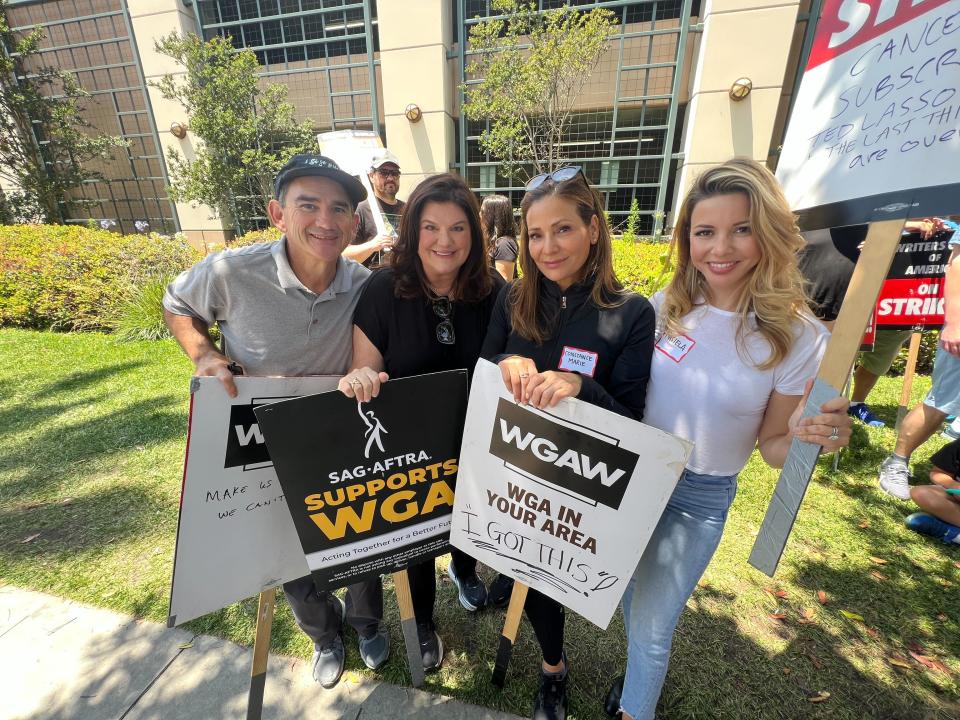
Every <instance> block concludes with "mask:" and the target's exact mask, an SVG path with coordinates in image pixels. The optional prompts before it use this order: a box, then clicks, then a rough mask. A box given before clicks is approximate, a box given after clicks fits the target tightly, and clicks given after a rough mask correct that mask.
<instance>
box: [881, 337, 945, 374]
mask: <svg viewBox="0 0 960 720" xmlns="http://www.w3.org/2000/svg"><path fill="white" fill-rule="evenodd" d="M939 342H940V331H939V330H924V332H923V335H922V336H921V338H920V352H919V353H917V372H918V373H920V374H923V375H932V374H933V360H934V358H935V357H936V355H937V344H938V343H939ZM909 350H910V343H909V342H907V343H906V344H904V346H903V347H902V348H900V352H899V353H898V354H897V357H896V358H894V361H893V365H891V366H890V371H889V372H888V373H887V375H903V374H904V372H906V369H907V354H908V353H909Z"/></svg>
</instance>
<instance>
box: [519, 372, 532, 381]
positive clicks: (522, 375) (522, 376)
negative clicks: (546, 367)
mask: <svg viewBox="0 0 960 720" xmlns="http://www.w3.org/2000/svg"><path fill="white" fill-rule="evenodd" d="M528 377H530V373H520V379H521V380H526V379H527V378H528Z"/></svg>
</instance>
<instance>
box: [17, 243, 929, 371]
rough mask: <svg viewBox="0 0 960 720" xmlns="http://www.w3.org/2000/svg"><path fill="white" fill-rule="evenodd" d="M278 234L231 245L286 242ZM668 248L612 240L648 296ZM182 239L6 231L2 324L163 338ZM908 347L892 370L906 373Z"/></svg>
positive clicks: (628, 282) (628, 273)
mask: <svg viewBox="0 0 960 720" xmlns="http://www.w3.org/2000/svg"><path fill="white" fill-rule="evenodd" d="M279 237H280V232H279V231H278V230H276V229H275V228H269V229H266V230H257V231H253V232H249V233H247V234H246V235H243V236H242V237H239V238H237V239H236V240H234V241H233V242H231V243H230V244H229V246H230V247H243V246H245V245H252V244H253V243H257V242H271V241H274V240H277V239H279ZM668 248H669V245H668V244H667V243H665V242H655V241H653V240H649V239H641V240H640V241H638V242H633V241H631V240H630V239H629V238H627V239H624V238H615V239H614V241H613V264H614V268H615V269H616V272H617V276H618V277H619V278H620V281H621V282H623V284H624V285H625V286H626V287H628V288H629V289H631V290H634V291H636V292H638V293H641V294H642V295H645V296H647V297H649V296H650V295H653V294H654V293H655V292H656V291H657V290H659V289H660V288H662V287H663V286H664V285H665V284H666V283H667V280H668V279H669V277H670V270H671V268H670V267H669V266H668ZM201 257H202V254H201V253H200V252H199V251H198V250H196V249H194V248H193V247H191V246H190V245H189V243H187V241H186V239H185V238H184V237H183V236H182V235H174V236H166V235H159V234H157V233H151V234H149V235H118V234H116V233H112V232H107V231H105V230H94V229H90V228H86V227H79V226H74V225H0V325H13V326H17V327H28V328H40V329H46V328H52V329H62V330H116V331H118V332H120V333H121V335H123V336H128V337H138V338H148V337H158V336H160V335H162V334H163V331H164V328H163V322H162V311H161V309H160V305H159V298H160V296H161V295H162V292H161V290H162V286H163V284H164V283H165V282H166V280H167V279H169V278H170V277H172V276H173V275H175V274H176V273H178V272H180V271H181V270H184V269H185V268H188V267H190V266H191V265H192V264H194V263H195V262H197V261H198V260H200V258H201ZM938 338H939V333H938V332H935V331H933V332H926V333H924V336H923V345H922V346H921V351H920V358H919V362H918V364H917V370H918V371H919V372H922V373H929V372H931V371H932V368H933V356H934V354H935V352H936V346H937V340H938ZM906 353H907V349H906V347H904V349H903V351H902V352H901V353H900V356H899V357H898V358H897V360H896V361H895V362H894V365H893V367H892V368H891V370H890V374H891V375H901V374H903V366H904V364H905V362H906Z"/></svg>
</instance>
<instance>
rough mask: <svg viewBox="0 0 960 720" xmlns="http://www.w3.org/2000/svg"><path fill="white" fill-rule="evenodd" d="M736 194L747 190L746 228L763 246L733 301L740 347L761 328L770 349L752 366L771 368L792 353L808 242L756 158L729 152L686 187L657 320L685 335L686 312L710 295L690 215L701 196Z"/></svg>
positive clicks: (674, 332)
mask: <svg viewBox="0 0 960 720" xmlns="http://www.w3.org/2000/svg"><path fill="white" fill-rule="evenodd" d="M735 193H742V194H744V195H746V196H747V200H748V201H749V204H750V229H751V232H752V234H753V237H754V239H755V240H756V242H757V245H758V246H759V248H760V260H759V261H758V262H757V264H756V266H755V267H754V268H753V270H752V271H751V273H750V275H749V276H748V277H747V280H746V282H745V283H744V285H743V288H742V289H741V291H740V295H739V298H738V299H737V303H736V306H735V311H736V313H737V314H738V315H739V316H740V327H739V329H738V331H737V342H738V345H739V347H740V349H741V350H743V349H744V346H743V338H744V336H745V335H746V334H747V333H749V332H751V331H753V330H756V331H758V332H759V333H760V334H761V335H762V336H763V337H764V339H766V341H767V342H768V343H769V345H770V355H769V357H768V358H767V359H766V360H765V361H764V362H762V363H758V364H756V367H757V368H759V369H760V370H768V369H770V368H772V367H774V366H776V365H777V364H779V363H780V362H781V361H782V360H783V359H784V358H786V356H787V355H788V354H789V353H790V350H791V348H792V346H793V343H794V337H795V334H794V333H795V329H796V323H797V322H798V320H802V319H806V312H805V310H806V307H807V300H806V295H805V293H804V280H803V276H802V275H801V274H800V269H799V267H798V264H797V253H798V252H799V251H800V250H801V249H802V248H803V247H804V245H805V242H804V240H803V238H802V237H801V236H800V229H799V228H798V227H797V221H796V218H795V216H794V214H793V213H792V212H791V211H790V206H789V205H788V204H787V199H786V197H784V195H783V190H782V189H781V188H780V185H779V183H778V182H777V179H776V178H775V177H774V176H773V174H772V173H771V172H770V171H769V170H767V168H765V167H764V166H763V165H761V164H760V163H757V162H755V161H753V160H749V159H747V158H734V159H733V160H728V161H727V162H725V163H723V164H722V165H719V166H717V167H715V168H711V169H710V170H707V171H706V172H704V173H703V174H702V175H700V176H699V177H698V178H697V179H696V181H695V183H694V185H693V187H692V188H691V189H690V192H689V193H687V197H686V198H685V199H684V201H683V204H682V205H681V206H680V210H679V212H678V213H677V217H676V223H675V225H674V228H673V238H672V240H671V242H670V254H671V257H672V259H673V262H674V266H675V267H676V271H675V272H674V275H673V278H672V279H671V281H670V283H669V285H667V287H666V289H665V290H664V302H663V306H662V308H661V317H660V327H661V328H662V329H663V331H664V332H666V333H667V334H669V335H680V334H683V333H684V332H685V331H686V330H685V328H684V327H683V323H682V321H683V318H684V317H685V316H686V315H687V314H688V313H689V312H690V311H691V310H693V308H694V307H695V306H696V305H697V304H698V302H701V299H705V300H706V301H709V300H710V289H709V287H708V286H707V283H706V279H705V278H704V277H703V274H702V273H701V272H700V271H699V270H697V269H696V268H695V267H694V266H693V263H692V262H691V261H690V232H691V217H692V215H693V209H694V208H695V207H696V205H697V203H698V202H700V201H701V200H705V199H707V198H711V197H715V196H717V195H731V194H735ZM751 313H752V314H753V318H752V319H751Z"/></svg>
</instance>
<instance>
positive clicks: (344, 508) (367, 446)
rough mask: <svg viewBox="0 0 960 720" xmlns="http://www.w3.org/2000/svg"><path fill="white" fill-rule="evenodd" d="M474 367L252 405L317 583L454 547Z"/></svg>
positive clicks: (386, 569) (398, 565) (390, 568)
mask: <svg viewBox="0 0 960 720" xmlns="http://www.w3.org/2000/svg"><path fill="white" fill-rule="evenodd" d="M466 410H467V373H466V371H465V370H452V371H448V372H443V373H434V374H431V375H420V376H417V377H412V378H403V379H400V380H390V381H389V382H387V383H384V385H383V386H382V387H381V390H380V394H379V396H378V397H377V398H375V399H374V400H372V401H371V402H369V403H363V404H358V403H357V401H356V400H353V399H351V398H348V397H346V396H345V395H343V394H342V393H340V392H338V391H334V392H329V393H322V394H320V395H310V396H306V397H301V398H295V399H291V400H287V401H284V402H281V403H274V404H270V405H264V406H262V407H258V408H256V409H255V411H254V412H255V415H256V418H257V420H258V421H259V425H260V431H261V432H262V433H263V436H264V438H265V439H266V443H267V446H268V447H269V450H270V457H271V458H272V459H273V463H274V468H275V469H276V472H277V478H278V479H279V481H280V485H281V486H282V488H283V492H284V495H285V496H286V499H287V505H288V506H289V508H290V513H291V515H292V517H293V522H294V526H295V527H296V529H297V535H298V536H299V538H300V542H301V545H302V546H303V551H304V553H305V554H306V556H307V564H308V566H309V567H310V569H311V571H312V573H313V577H314V580H315V582H316V584H317V586H318V587H319V588H321V589H330V588H336V587H341V586H343V585H346V584H348V583H352V582H356V581H357V580H359V579H361V578H364V577H370V576H374V575H380V574H382V573H390V572H395V571H397V570H401V569H404V568H405V567H407V566H408V565H409V564H411V563H415V562H419V561H420V560H422V559H424V558H426V557H432V556H435V555H439V554H442V553H444V552H448V551H449V545H448V540H449V530H450V513H451V511H452V509H453V497H454V489H455V487H456V479H457V469H458V456H459V453H460V443H461V440H462V436H463V423H464V419H465V417H466Z"/></svg>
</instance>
